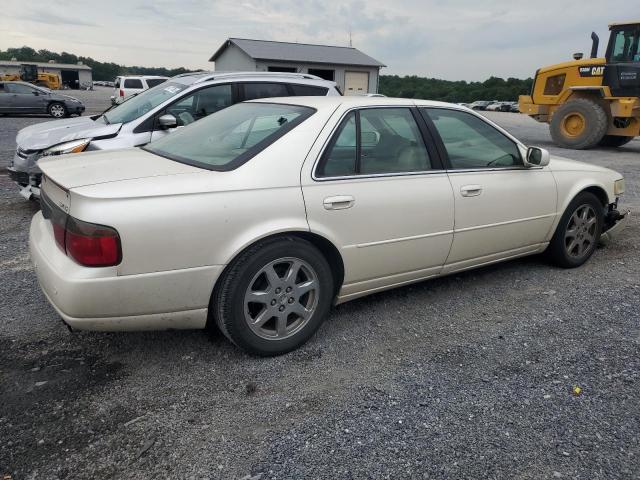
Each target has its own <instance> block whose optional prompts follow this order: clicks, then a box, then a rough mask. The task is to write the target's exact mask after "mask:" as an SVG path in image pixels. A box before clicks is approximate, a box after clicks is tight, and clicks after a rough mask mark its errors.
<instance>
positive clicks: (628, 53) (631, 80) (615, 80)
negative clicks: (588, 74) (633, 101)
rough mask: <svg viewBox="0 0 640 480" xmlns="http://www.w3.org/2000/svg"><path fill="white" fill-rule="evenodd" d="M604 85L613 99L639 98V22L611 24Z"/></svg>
mask: <svg viewBox="0 0 640 480" xmlns="http://www.w3.org/2000/svg"><path fill="white" fill-rule="evenodd" d="M609 30H610V31H611V34H610V37H609V45H608V46H607V53H606V59H607V66H606V68H605V72H604V82H603V84H604V85H607V86H609V87H610V89H611V94H612V95H613V96H615V97H640V22H637V23H625V24H612V25H610V26H609Z"/></svg>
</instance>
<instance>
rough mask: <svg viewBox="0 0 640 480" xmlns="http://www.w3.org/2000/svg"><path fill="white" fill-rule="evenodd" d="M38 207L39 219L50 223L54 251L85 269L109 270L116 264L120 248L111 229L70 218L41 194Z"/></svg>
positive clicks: (118, 261) (120, 251)
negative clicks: (40, 217)
mask: <svg viewBox="0 0 640 480" xmlns="http://www.w3.org/2000/svg"><path fill="white" fill-rule="evenodd" d="M40 204H41V206H42V215H43V216H44V218H46V219H47V220H50V221H51V225H52V227H53V236H54V238H55V240H56V243H57V244H58V247H60V250H62V251H63V252H64V253H65V254H66V255H67V256H69V257H71V258H72V259H73V260H75V261H76V262H78V263H79V264H80V265H84V266H85V267H112V266H113V265H117V264H119V263H120V261H121V260H122V246H121V245H120V235H118V232H117V231H116V230H115V229H113V228H111V227H107V226H104V225H97V224H95V223H89V222H83V221H82V220H78V219H77V218H73V217H72V216H71V215H69V214H67V213H66V212H65V211H64V210H62V209H61V208H60V207H58V206H57V205H55V204H53V203H52V202H51V200H50V199H49V198H48V197H47V195H45V194H44V193H43V194H42V195H41V199H40Z"/></svg>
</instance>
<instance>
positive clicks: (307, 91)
mask: <svg viewBox="0 0 640 480" xmlns="http://www.w3.org/2000/svg"><path fill="white" fill-rule="evenodd" d="M290 87H291V89H292V90H293V94H294V95H296V96H300V97H324V96H325V95H326V94H327V92H328V91H329V89H328V88H325V87H316V86H314V85H295V84H293V85H290Z"/></svg>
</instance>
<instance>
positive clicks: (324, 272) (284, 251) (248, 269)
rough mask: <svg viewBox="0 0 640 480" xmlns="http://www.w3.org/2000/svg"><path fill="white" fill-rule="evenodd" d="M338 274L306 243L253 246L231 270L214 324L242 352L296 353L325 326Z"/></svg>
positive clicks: (286, 240)
mask: <svg viewBox="0 0 640 480" xmlns="http://www.w3.org/2000/svg"><path fill="white" fill-rule="evenodd" d="M332 297H333V275H332V273H331V269H330V267H329V264H328V263H327V261H326V259H325V258H324V256H323V255H322V254H321V253H320V251H318V249H317V248H316V247H315V246H313V245H312V244H311V243H309V242H307V241H306V240H302V239H299V238H296V237H280V238H276V239H271V240H267V241H264V242H261V243H258V244H257V245H255V246H253V247H250V248H249V249H248V250H247V251H245V252H244V253H243V254H241V255H240V257H238V258H237V259H236V260H234V262H233V263H232V264H231V265H230V266H229V267H228V269H227V271H226V272H225V273H224V274H223V277H222V278H221V279H220V280H219V284H218V286H217V287H216V290H215V292H214V294H213V296H212V304H211V307H210V312H211V315H212V320H215V324H216V325H217V326H218V328H219V329H220V330H221V331H222V333H224V335H225V336H226V337H227V338H228V339H229V340H231V341H232V342H233V343H235V344H236V345H238V346H239V347H240V348H242V349H244V350H246V351H247V352H249V353H253V354H256V355H261V356H274V355H280V354H283V353H287V352H290V351H291V350H294V349H296V348H298V347H300V346H301V345H303V344H304V343H306V342H307V341H308V340H309V338H311V336H313V334H314V333H315V332H316V330H317V329H318V328H319V327H320V325H321V324H322V322H323V321H324V319H325V318H326V316H327V314H328V312H329V309H330V307H331V301H332Z"/></svg>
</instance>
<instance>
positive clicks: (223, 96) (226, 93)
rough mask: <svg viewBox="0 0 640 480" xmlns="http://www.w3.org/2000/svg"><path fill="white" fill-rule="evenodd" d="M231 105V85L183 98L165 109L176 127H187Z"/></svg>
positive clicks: (200, 91)
mask: <svg viewBox="0 0 640 480" xmlns="http://www.w3.org/2000/svg"><path fill="white" fill-rule="evenodd" d="M232 104H233V91H232V88H231V85H230V84H226V85H214V86H212V87H208V88H203V89H201V90H197V91H195V92H194V93H192V94H191V95H187V96H185V97H184V98H183V99H181V100H179V101H178V102H176V103H174V104H172V105H170V106H169V107H167V113H170V114H171V115H173V116H174V117H176V119H177V120H178V125H181V126H182V125H189V124H190V123H193V122H195V121H196V120H200V119H202V118H204V117H206V116H207V115H211V114H212V113H215V112H217V111H218V110H222V109H223V108H227V107H229V106H231V105H232Z"/></svg>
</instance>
